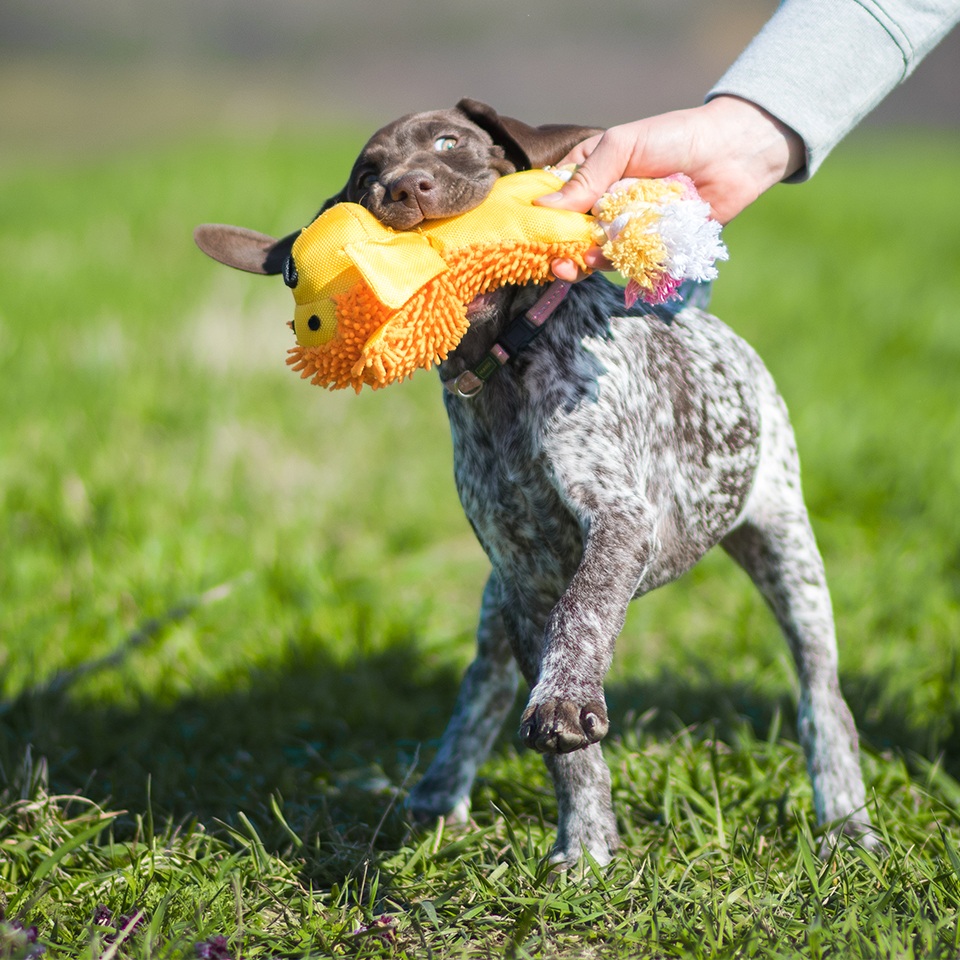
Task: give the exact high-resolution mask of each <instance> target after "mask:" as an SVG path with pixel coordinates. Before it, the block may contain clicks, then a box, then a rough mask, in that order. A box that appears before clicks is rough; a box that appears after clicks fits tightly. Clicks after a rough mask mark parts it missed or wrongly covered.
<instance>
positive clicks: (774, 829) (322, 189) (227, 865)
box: [0, 131, 960, 960]
mask: <svg viewBox="0 0 960 960" xmlns="http://www.w3.org/2000/svg"><path fill="white" fill-rule="evenodd" d="M361 139H362V132H361V131H344V133H343V134H342V137H341V138H340V139H339V140H338V141H337V142H336V143H335V144H334V145H333V146H331V145H330V141H329V139H326V140H325V141H324V143H323V144H321V143H320V141H319V139H318V140H317V142H316V144H315V148H311V145H310V144H309V143H307V144H305V143H304V137H303V135H302V133H301V135H300V137H299V140H295V138H289V139H284V138H282V137H280V136H279V135H278V136H277V137H276V138H274V139H268V140H255V139H253V138H248V139H246V140H242V139H231V138H218V139H210V140H203V141H192V142H190V143H185V144H181V145H179V146H177V147H170V148H166V149H164V150H162V151H153V152H150V153H147V152H133V151H127V152H124V153H122V154H121V155H117V156H112V157H109V158H105V157H94V156H91V157H88V159H86V160H84V161H82V162H74V163H67V162H66V161H62V162H61V161H58V160H57V159H56V158H48V159H46V160H45V161H43V162H42V163H40V164H39V165H38V164H36V163H32V162H31V163H27V162H26V161H25V160H24V161H23V162H18V161H17V159H16V156H15V155H13V154H11V155H9V156H8V157H7V160H6V161H5V163H4V164H3V165H2V166H0V404H2V407H0V409H2V410H3V421H2V426H0V904H2V905H3V911H4V914H3V915H4V916H5V920H3V921H2V922H0V958H7V957H11V958H17V960H20V958H25V957H28V956H37V955H39V949H40V948H41V947H43V948H44V949H45V951H46V952H45V956H47V957H50V958H56V960H58V958H61V957H63V958H74V957H76V958H86V957H89V958H95V957H101V958H103V960H113V958H114V957H137V958H139V957H144V958H146V957H161V958H179V957H202V958H214V960H225V958H228V957H229V958H232V960H238V958H241V957H243V958H247V960H254V958H258V957H280V956H283V957H299V956H315V957H327V956H331V957H407V956H409V957H418V958H426V957H434V958H441V957H459V956H464V957H499V956H505V957H510V958H513V957H517V958H520V957H541V956H542V957H570V958H574V957H618V956H624V957H628V956H629V957H661V956H666V957H669V956H689V957H752V956H773V955H776V956H787V957H789V956H804V957H827V956H838V957H912V956H936V957H956V956H957V955H958V952H960V852H958V851H960V783H958V780H957V779H956V778H957V777H960V675H958V674H960V659H958V650H960V648H958V637H960V523H958V521H957V492H958V490H960V191H958V190H957V186H956V175H957V170H958V169H960V140H958V139H956V138H955V137H954V138H952V139H951V138H940V139H937V138H933V137H930V138H925V137H923V136H920V135H910V136H909V137H907V136H904V137H902V138H900V139H895V138H891V136H890V135H886V136H884V137H883V138H881V137H880V136H879V135H876V136H875V137H874V138H870V137H866V136H864V137H861V138H860V139H859V140H858V141H857V142H856V143H855V144H853V145H851V146H849V147H847V148H846V149H844V150H841V151H839V152H838V154H837V155H836V157H835V158H833V159H832V161H831V162H830V163H828V165H827V167H826V168H825V169H824V170H823V171H822V173H821V174H820V175H818V177H817V179H816V180H815V181H814V182H812V183H811V184H809V185H806V186H803V187H781V188H778V189H777V190H775V191H773V193H772V194H771V195H769V196H768V197H767V198H765V199H764V200H763V201H762V202H761V203H760V204H758V205H757V206H756V208H755V209H753V210H751V211H750V212H748V213H747V214H746V215H745V216H744V217H743V218H742V219H741V221H739V222H736V223H735V224H733V225H732V226H731V227H730V228H729V229H728V230H727V233H726V236H727V240H728V243H729V246H730V249H731V260H730V262H729V263H728V264H726V265H724V266H723V268H722V273H721V280H720V282H719V283H718V285H717V289H716V292H715V297H714V306H715V308H716V310H717V312H718V313H719V314H720V315H721V316H723V317H724V318H725V319H726V320H727V321H728V322H729V323H731V324H732V325H733V326H734V327H735V328H736V329H737V330H739V331H740V332H741V333H742V334H743V335H745V336H746V337H747V338H748V339H749V340H750V341H751V342H752V343H753V344H754V345H755V346H756V347H757V348H758V350H759V351H760V353H761V355H763V356H764V358H765V359H766V360H767V362H768V364H769V365H770V367H771V369H772V370H773V372H774V374H775V375H776V377H777V378H778V381H779V383H780V385H781V389H782V391H783V393H784V395H785V397H786V399H787V401H788V403H789V405H790V407H791V410H792V412H793V416H794V421H795V424H796V427H797V432H798V437H799V443H800V449H801V455H802V457H803V461H804V469H805V474H804V476H805V485H806V493H807V498H808V502H809V504H810V508H811V512H812V515H813V518H814V524H815V528H816V531H817V535H818V538H819V540H820V543H821V547H822V549H823V552H824V556H825V559H826V563H827V569H828V574H829V576H830V580H831V585H832V589H833V597H834V604H835V608H836V614H837V622H838V630H839V636H840V642H841V672H842V681H843V685H844V689H845V692H846V694H847V698H848V700H849V702H850V704H851V707H852V709H853V712H854V714H855V716H856V718H857V721H858V725H859V727H860V730H861V733H862V737H863V741H864V770H865V776H866V779H867V783H868V790H869V793H870V796H871V802H870V804H871V813H872V815H873V817H874V819H875V821H876V822H877V824H878V825H879V828H880V831H881V832H882V834H883V836H884V841H885V850H884V851H883V852H882V853H880V854H875V855H871V854H869V853H867V852H864V851H862V850H859V849H855V848H852V849H851V848H844V849H838V850H832V851H827V853H826V856H825V858H824V859H820V858H819V857H818V856H817V852H818V850H819V848H820V845H821V838H820V837H819V836H818V835H817V832H816V828H815V823H814V820H813V815H812V810H811V800H810V793H809V788H808V785H807V780H806V775H805V772H804V767H803V760H802V756H801V754H800V751H799V747H798V745H797V742H796V735H795V730H794V726H793V723H794V716H795V714H794V695H795V682H794V678H793V675H792V672H791V665H790V663H789V661H788V657H787V654H786V650H785V647H784V645H783V644H782V642H781V640H780V637H779V635H778V632H777V629H776V626H775V624H774V623H773V620H772V618H771V617H770V616H769V614H768V613H767V611H766V609H765V607H764V605H763V603H762V601H761V600H760V598H759V596H758V595H757V594H756V593H755V592H754V591H753V589H752V587H751V586H750V585H749V583H748V582H747V581H746V579H745V577H744V576H743V575H742V574H741V573H740V572H739V571H738V570H737V569H735V567H734V566H733V564H732V563H731V562H730V561H729V560H728V559H727V558H726V557H724V556H722V555H720V554H718V555H716V556H714V555H711V556H709V557H708V558H707V559H706V561H705V562H704V563H703V564H701V566H700V567H698V568H697V569H696V570H695V571H693V572H692V573H691V574H689V575H688V576H687V577H686V578H684V579H683V580H682V581H681V582H679V583H676V584H674V585H672V586H670V587H668V588H665V589H663V590H661V591H658V592H657V593H656V594H654V595H652V596H650V597H648V598H646V599H644V601H643V602H642V603H640V604H636V605H635V606H634V609H633V610H632V613H631V616H630V619H629V621H628V624H627V627H626V629H625V631H624V634H623V636H622V638H621V642H620V645H619V648H618V655H617V659H616V662H615V665H614V670H613V671H612V674H611V678H610V682H609V685H608V700H609V704H610V708H611V717H612V730H611V737H610V740H609V742H608V750H607V754H608V758H609V761H610V764H611V767H612V770H613V778H614V791H615V797H616V802H617V804H618V814H619V817H620V821H621V832H622V834H623V837H624V840H625V847H624V851H623V853H622V855H621V856H620V857H619V859H618V860H617V861H615V863H614V864H613V865H612V866H611V867H610V868H609V869H607V870H599V869H596V868H591V867H590V866H589V865H588V866H587V868H586V869H585V871H584V873H583V875H582V876H572V875H571V876H566V877H559V878H558V877H554V876H551V875H550V873H549V871H548V869H547V868H546V867H545V864H544V857H545V855H546V854H547V852H548V850H549V845H550V842H551V829H552V828H551V823H552V821H553V819H554V815H555V807H554V802H553V799H552V795H551V791H550V789H549V784H548V782H547V778H546V775H545V772H544V770H543V768H542V765H541V763H540V761H539V759H538V758H537V757H536V756H534V755H532V754H530V753H528V752H521V751H520V750H519V749H518V746H517V741H516V737H515V730H516V723H515V722H514V721H515V720H516V717H518V716H519V709H520V705H521V704H520V703H519V702H518V706H517V711H516V716H515V717H514V721H511V722H510V723H508V725H507V728H506V730H505V732H504V735H503V736H502V738H501V741H500V743H499V745H498V747H497V749H496V751H495V754H494V756H493V757H492V758H491V760H490V761H489V763H488V764H487V765H486V767H485V768H484V769H483V771H482V776H481V781H480V783H479V785H478V788H477V790H476V792H475V795H474V808H473V814H474V824H473V826H472V827H471V829H469V830H467V831H463V830H457V829H454V828H452V827H450V826H449V825H444V824H442V823H441V824H439V825H437V826H436V827H435V828H432V829H421V830H414V829H412V828H411V827H410V826H409V825H408V824H407V823H406V821H405V819H404V816H403V810H402V798H403V795H404V792H405V790H406V789H407V787H408V786H409V784H411V783H412V782H414V781H415V779H416V778H417V777H418V776H419V774H420V772H421V771H422V770H423V768H424V766H425V763H426V761H427V760H428V759H429V757H430V755H431V752H432V750H433V749H434V746H435V743H436V738H437V737H438V736H439V733H440V731H441V730H442V728H443V724H444V722H445V719H446V715H447V712H448V710H449V708H450V706H451V704H452V701H453V697H454V695H455V691H456V684H457V680H458V677H459V674H460V673H461V671H462V670H463V668H464V667H465V665H466V664H467V663H468V662H469V660H470V657H471V646H472V631H473V627H474V619H475V612H476V607H477V602H478V598H479V593H480V588H481V586H482V583H483V580H484V578H485V574H486V561H485V559H484V557H483V555H482V553H481V551H480V550H479V548H478V547H477V545H476V544H475V542H474V540H473V537H472V534H471V532H470V529H469V527H468V525H467V523H466V521H465V520H464V518H463V516H462V514H461V512H460V508H459V505H458V503H457V498H456V493H455V490H454V488H453V482H452V477H451V463H450V459H451V455H450V444H449V438H448V435H447V433H446V428H445V423H444V415H443V411H442V407H441V403H440V398H439V396H438V388H437V384H436V381H435V379H434V377H433V376H432V375H430V374H428V373H421V374H419V375H418V376H416V377H415V378H414V379H413V380H412V381H411V382H410V383H407V384H404V385H402V386H397V387H393V388H391V389H390V390H388V391H385V392H381V393H369V394H368V393H364V394H362V395H360V396H354V395H353V394H352V393H330V394H327V393H323V392H320V391H318V390H316V389H315V388H312V387H310V386H308V385H306V384H303V383H301V382H299V381H298V380H297V379H296V377H294V376H293V375H291V374H290V373H289V372H288V371H287V370H286V368H285V366H284V363H283V359H284V351H285V349H286V347H287V346H288V345H289V342H290V334H289V331H288V330H287V328H286V326H285V321H286V320H287V319H288V314H290V307H291V302H290V298H289V294H288V292H287V291H286V290H285V289H284V288H283V286H282V285H281V284H279V283H278V282H277V281H276V280H274V281H271V282H267V281H265V280H262V279H260V278H253V277H247V276H244V275H241V274H237V273H234V272H231V271H227V270H226V269H224V268H218V267H217V266H216V265H214V264H212V263H211V262H210V261H207V260H206V259H205V258H203V257H202V256H201V255H200V254H199V253H198V252H197V251H196V250H195V249H194V248H193V244H192V241H191V238H190V232H191V230H192V227H193V225H194V224H195V223H198V222H201V221H207V220H210V221H222V222H233V223H241V224H244V225H248V226H252V227H255V228H257V229H261V230H264V231H268V232H274V233H277V234H279V233H281V232H286V231H288V230H289V229H291V228H292V227H294V226H295V225H297V224H299V223H302V222H304V220H305V219H307V218H308V217H309V216H310V215H311V214H312V213H313V211H314V210H315V208H316V207H317V206H318V205H319V202H320V201H321V200H322V199H324V198H325V197H326V196H327V195H329V194H330V193H332V192H334V191H335V190H336V189H337V188H339V186H340V185H341V183H342V180H343V179H344V177H345V173H346V170H347V168H348V164H349V159H350V156H351V154H352V153H353V152H354V151H355V150H356V147H357V146H358V144H359V142H360V141H361ZM33 927H36V930H35V931H34V930H32V928H33Z"/></svg>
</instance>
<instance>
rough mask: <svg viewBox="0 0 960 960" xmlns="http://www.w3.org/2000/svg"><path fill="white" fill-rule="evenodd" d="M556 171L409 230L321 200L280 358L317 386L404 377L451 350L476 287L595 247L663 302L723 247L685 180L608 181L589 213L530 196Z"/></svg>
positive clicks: (530, 279) (528, 276) (705, 269)
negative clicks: (288, 345)
mask: <svg viewBox="0 0 960 960" xmlns="http://www.w3.org/2000/svg"><path fill="white" fill-rule="evenodd" d="M563 179H564V176H563V173H562V172H558V171H548V170H527V171H524V172H522V173H514V174H510V175H509V176H505V177H502V178H500V179H499V180H498V181H497V182H496V183H495V184H494V187H493V189H492V190H491V192H490V194H489V195H488V197H487V198H486V199H485V200H484V201H483V203H481V204H480V205H479V206H478V207H476V208H475V209H474V210H471V211H469V212H467V213H465V214H462V215H460V216H457V217H450V218H447V219H444V220H435V221H427V222H425V223H423V224H421V225H420V226H418V227H417V228H415V229H414V230H408V231H396V230H392V229H390V228H389V227H385V226H383V224H381V223H380V222H379V221H378V220H376V219H375V218H374V217H373V216H372V215H371V214H370V213H369V212H368V211H367V210H366V209H364V208H363V207H361V206H359V205H357V204H353V203H339V204H337V205H335V206H333V207H331V208H330V209H329V210H327V211H326V212H325V213H323V214H321V215H320V216H319V217H317V219H316V220H314V221H313V223H311V224H310V225H309V226H308V227H306V228H305V229H304V230H303V232H302V233H301V234H300V236H299V237H298V238H297V240H296V242H295V243H294V245H293V252H292V262H291V263H290V264H288V271H287V272H288V277H289V278H290V279H289V280H288V282H291V285H292V286H293V293H294V298H295V300H296V309H295V314H294V320H293V330H294V333H295V334H296V337H297V346H296V347H294V348H293V349H292V350H291V351H290V356H289V357H288V359H287V362H288V363H289V364H290V365H291V366H292V367H293V369H294V370H296V371H298V372H299V373H300V375H301V377H303V378H310V380H311V382H312V383H315V384H318V385H320V386H325V387H332V388H340V387H346V386H348V385H349V386H353V387H354V388H355V389H356V390H357V391H359V390H360V389H361V387H362V386H363V384H365V383H366V384H369V385H370V386H372V387H373V388H374V389H376V388H378V387H383V386H386V385H388V384H390V383H393V382H394V381H396V380H403V379H405V378H406V377H408V376H410V375H411V374H412V373H413V372H414V371H415V370H416V369H418V368H421V367H422V368H429V367H431V366H433V365H435V364H437V363H439V362H440V361H442V360H443V359H445V358H446V356H447V354H448V352H449V351H450V350H452V349H453V348H454V347H456V345H457V344H458V343H459V342H460V339H461V338H462V336H463V334H464V332H465V331H466V329H467V325H468V320H467V313H466V305H467V304H469V303H470V302H471V301H472V300H474V299H475V298H476V297H478V296H480V295H481V294H484V293H489V292H490V291H492V290H495V289H497V288H498V287H500V286H502V285H503V284H524V283H543V282H546V281H548V280H550V279H551V278H552V275H551V273H550V263H551V261H552V260H554V259H557V258H560V257H562V258H567V259H570V260H573V261H574V262H575V263H577V264H578V265H579V266H580V267H581V268H582V269H586V265H585V263H584V260H583V255H584V253H585V252H586V251H587V250H588V249H589V248H590V247H592V246H596V245H600V246H602V248H603V251H604V254H605V255H606V257H607V259H608V260H610V261H611V262H612V263H613V265H614V266H615V267H616V268H617V269H618V270H620V271H621V273H623V275H624V276H625V277H627V278H628V279H629V283H628V285H627V290H626V296H627V301H628V303H630V302H632V300H633V299H636V297H637V296H641V297H642V298H643V299H645V300H647V301H648V302H650V303H657V302H662V301H663V300H665V299H668V298H669V297H670V296H672V295H673V294H674V293H675V291H676V289H677V287H678V286H679V285H680V283H681V282H682V281H683V280H685V279H695V280H706V279H712V278H713V277H714V276H716V270H715V268H714V266H713V264H714V261H715V260H717V259H725V257H726V251H725V249H724V247H723V244H722V242H721V241H720V239H719V231H720V227H719V224H717V223H715V222H714V221H712V220H710V219H709V207H708V206H707V205H706V204H705V203H704V202H703V201H701V200H700V199H699V197H698V196H697V194H696V191H695V189H694V188H693V184H692V183H691V182H690V181H689V180H688V179H687V178H686V177H683V176H681V175H677V176H675V177H668V178H665V179H663V180H633V181H623V182H621V184H615V185H614V187H612V188H611V190H610V191H609V192H608V193H607V194H605V195H604V197H602V198H601V200H600V202H599V203H598V204H597V206H596V207H595V208H594V214H595V216H593V217H591V216H587V215H585V214H580V213H575V212H572V211H569V210H556V209H553V208H548V207H538V206H535V205H534V202H533V201H534V200H536V199H537V198H538V197H541V196H543V195H544V194H547V193H552V192H554V191H555V190H557V189H558V188H559V187H560V186H561V185H562V182H563Z"/></svg>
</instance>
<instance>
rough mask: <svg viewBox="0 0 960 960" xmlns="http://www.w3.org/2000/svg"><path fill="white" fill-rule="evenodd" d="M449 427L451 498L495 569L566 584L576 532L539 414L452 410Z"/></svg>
mask: <svg viewBox="0 0 960 960" xmlns="http://www.w3.org/2000/svg"><path fill="white" fill-rule="evenodd" d="M455 402H456V401H455ZM468 402H469V401H468ZM450 421H451V431H452V434H453V447H454V475H455V478H456V483H457V491H458V493H459V495H460V500H461V503H462V504H463V508H464V512H465V513H466V515H467V518H468V519H469V521H470V523H471V525H472V526H473V529H474V531H475V532H476V534H477V537H478V539H479V540H480V542H481V544H482V545H483V547H484V550H485V551H486V552H487V554H488V556H489V557H490V559H491V561H492V563H493V565H494V567H496V568H497V569H498V570H499V571H501V572H502V573H504V574H507V575H508V576H509V577H518V576H527V577H531V578H533V579H536V580H537V581H540V582H543V581H550V580H556V582H557V583H558V584H563V583H565V582H566V581H568V580H569V578H570V577H571V576H572V574H573V571H574V570H575V569H576V565H577V563H578V562H579V558H580V553H581V550H582V543H583V538H582V531H581V526H580V523H579V522H578V519H577V517H576V516H575V515H574V514H573V513H572V512H571V511H570V509H569V505H568V504H567V503H565V502H564V499H563V496H562V492H561V489H558V485H557V482H556V477H555V474H554V471H553V465H552V457H551V455H550V454H549V453H548V451H547V450H546V449H545V445H544V444H545V440H547V439H548V438H549V434H548V433H547V431H546V428H545V424H544V422H543V418H542V411H540V410H539V409H530V408H529V407H527V408H520V409H517V408H513V409H511V408H510V407H509V406H502V405H501V404H498V403H495V402H494V403H486V404H475V405H473V406H471V407H470V408H468V409H463V408H462V407H461V409H459V410H452V411H451V415H450Z"/></svg>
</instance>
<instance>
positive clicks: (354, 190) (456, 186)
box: [194, 99, 599, 274]
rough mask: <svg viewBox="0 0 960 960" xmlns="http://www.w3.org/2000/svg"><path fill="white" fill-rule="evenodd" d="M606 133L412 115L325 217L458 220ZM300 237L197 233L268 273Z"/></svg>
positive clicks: (219, 250) (357, 169) (227, 258)
mask: <svg viewBox="0 0 960 960" xmlns="http://www.w3.org/2000/svg"><path fill="white" fill-rule="evenodd" d="M598 132H599V131H598V130H597V129H595V128H592V127H581V126H575V125H571V124H547V125H545V126H539V127H532V126H529V125H528V124H525V123H522V122H521V121H519V120H514V119H513V118H511V117H502V116H500V115H499V114H498V113H497V112H496V111H495V110H494V109H493V108H492V107H488V106H487V105H486V104H484V103H480V102H479V101H477V100H469V99H464V100H461V101H460V102H459V103H458V104H457V105H456V106H455V107H454V108H453V109H450V110H431V111H427V112H424V113H413V114H409V115H408V116H405V117H401V118H400V119H399V120H394V121H393V122H392V123H389V124H387V125H386V126H385V127H383V128H381V129H380V130H378V131H377V132H376V133H375V134H374V135H373V136H372V137H371V138H370V139H369V140H368V141H367V144H366V145H365V146H364V148H363V149H362V150H361V151H360V156H359V157H358V158H357V161H356V163H354V165H353V170H352V171H351V173H350V179H349V180H348V181H347V184H346V186H345V187H344V188H343V189H342V190H341V191H340V192H339V193H338V194H336V195H335V196H333V197H331V198H330V199H329V200H328V201H327V202H326V203H325V204H324V205H323V207H322V208H321V210H320V213H322V212H323V211H324V210H326V209H328V208H329V207H331V206H333V205H334V204H335V203H340V202H341V201H349V202H352V203H358V204H360V205H361V206H363V207H366V208H367V209H368V210H369V211H370V212H371V213H372V214H373V215H374V216H375V217H376V218H377V219H378V220H380V222H381V223H383V224H385V225H386V226H388V227H392V228H393V229H395V230H407V229H410V228H411V227H415V226H416V225H417V224H418V223H421V222H422V221H424V220H436V219H440V218H442V217H452V216H457V215H459V214H461V213H466V212H467V211H468V210H472V209H473V208H474V207H476V206H479V204H480V203H482V202H483V200H484V199H485V198H486V196H487V194H488V193H489V192H490V188H491V187H492V186H493V184H494V182H495V181H496V179H497V178H498V177H501V176H503V175H504V174H508V173H514V172H516V171H517V170H529V169H531V168H535V167H544V166H547V165H548V164H551V163H557V162H558V161H560V160H561V159H563V157H564V156H565V155H566V154H567V153H568V152H569V151H570V149H571V148H572V147H574V146H575V145H576V144H577V143H579V142H580V141H581V140H584V139H586V138H587V137H589V136H591V135H593V134H595V133H598ZM299 234H300V231H299V230H297V231H296V232H294V233H291V234H290V235H288V236H286V237H284V238H282V239H281V240H275V239H274V238H273V237H269V236H266V235H265V234H261V233H256V232H254V231H252V230H246V229H244V228H243V227H230V226H224V225H222V224H204V225H203V226H200V227H197V229H196V230H195V231H194V237H195V239H196V241H197V245H198V246H199V247H200V249H201V250H203V252H204V253H206V254H208V255H209V256H211V257H213V259H214V260H218V261H219V262H220V263H225V264H227V265H228V266H231V267H236V268H238V269H240V270H246V271H248V272H250V273H264V274H275V273H280V272H281V271H283V269H284V264H285V263H286V261H287V257H288V256H289V254H290V249H291V247H292V246H293V242H294V240H296V238H297V237H298V236H299Z"/></svg>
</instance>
